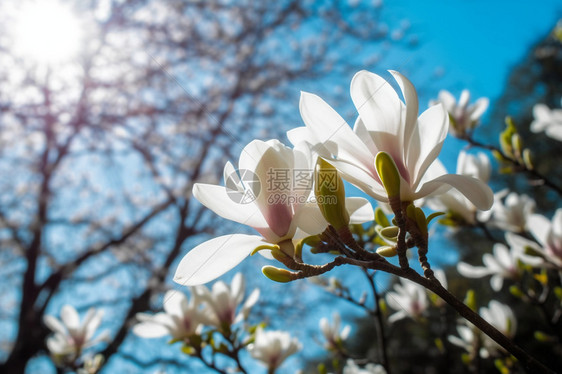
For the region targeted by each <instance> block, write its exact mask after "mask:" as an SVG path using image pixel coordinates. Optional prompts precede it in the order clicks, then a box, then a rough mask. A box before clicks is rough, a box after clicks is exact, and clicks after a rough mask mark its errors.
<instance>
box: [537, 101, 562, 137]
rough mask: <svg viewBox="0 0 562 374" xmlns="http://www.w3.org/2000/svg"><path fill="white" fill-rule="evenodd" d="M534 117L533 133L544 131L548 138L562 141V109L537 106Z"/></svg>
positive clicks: (543, 105) (542, 105)
mask: <svg viewBox="0 0 562 374" xmlns="http://www.w3.org/2000/svg"><path fill="white" fill-rule="evenodd" d="M561 104H562V102H561ZM533 116H534V118H535V119H534V120H533V122H532V123H531V131H532V132H541V131H544V132H545V134H546V135H547V136H548V137H550V138H552V139H555V140H558V141H562V109H550V108H549V107H548V106H546V105H545V104H536V105H535V106H534V107H533Z"/></svg>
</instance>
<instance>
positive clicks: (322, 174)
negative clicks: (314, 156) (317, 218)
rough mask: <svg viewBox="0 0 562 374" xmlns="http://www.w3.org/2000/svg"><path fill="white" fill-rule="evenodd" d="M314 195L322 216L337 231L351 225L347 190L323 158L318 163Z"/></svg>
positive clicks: (333, 169)
mask: <svg viewBox="0 0 562 374" xmlns="http://www.w3.org/2000/svg"><path fill="white" fill-rule="evenodd" d="M314 194H315V195H316V199H317V204H318V207H319V208H320V211H321V212H322V215H323V216H324V218H325V219H326V221H328V223H329V224H330V225H332V226H333V227H334V228H335V229H336V230H338V229H340V228H342V227H347V226H348V225H349V213H348V212H347V209H345V188H344V185H343V180H342V179H341V177H340V176H339V173H338V171H337V170H336V168H335V167H333V166H332V165H331V164H330V163H328V162H327V161H326V160H324V159H323V158H318V161H317V163H316V180H315V184H314Z"/></svg>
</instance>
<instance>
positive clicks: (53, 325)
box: [43, 315, 67, 335]
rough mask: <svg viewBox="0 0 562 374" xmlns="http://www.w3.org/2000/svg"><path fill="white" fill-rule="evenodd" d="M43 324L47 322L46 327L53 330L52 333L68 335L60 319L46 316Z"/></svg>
mask: <svg viewBox="0 0 562 374" xmlns="http://www.w3.org/2000/svg"><path fill="white" fill-rule="evenodd" d="M43 322H45V325H46V326H47V327H48V328H49V329H51V331H53V332H55V333H59V334H62V335H66V333H67V330H66V327H64V325H63V324H62V323H61V322H60V321H59V320H58V318H55V317H53V316H49V315H46V316H44V317H43Z"/></svg>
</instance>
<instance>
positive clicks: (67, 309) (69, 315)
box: [60, 305, 80, 330]
mask: <svg viewBox="0 0 562 374" xmlns="http://www.w3.org/2000/svg"><path fill="white" fill-rule="evenodd" d="M60 316H61V320H62V323H64V325H65V326H66V327H67V328H68V329H73V330H75V329H78V328H79V327H80V316H79V315H78V312H77V311H76V309H74V307H72V306H71V305H65V306H63V307H62V309H61V312H60Z"/></svg>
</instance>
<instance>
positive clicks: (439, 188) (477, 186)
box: [416, 174, 494, 210]
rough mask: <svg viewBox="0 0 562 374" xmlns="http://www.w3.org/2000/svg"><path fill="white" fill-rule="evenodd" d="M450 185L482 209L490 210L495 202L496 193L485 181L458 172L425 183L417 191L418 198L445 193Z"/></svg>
mask: <svg viewBox="0 0 562 374" xmlns="http://www.w3.org/2000/svg"><path fill="white" fill-rule="evenodd" d="M448 187H453V188H455V189H457V190H458V191H459V192H460V193H462V194H463V195H464V196H465V197H466V198H467V199H468V200H470V202H471V203H472V204H474V206H476V208H478V209H480V210H488V209H490V208H491V207H492V204H493V203H494V193H493V192H492V190H491V189H490V187H488V186H487V185H486V184H485V183H484V182H482V181H480V180H478V179H476V178H472V177H468V176H466V175H456V174H445V175H442V176H440V177H437V178H435V179H433V180H431V181H429V182H426V183H424V185H423V186H422V187H421V189H420V190H419V192H416V198H418V199H419V198H422V197H424V196H428V195H430V194H437V193H443V192H445V191H446V190H447V188H448Z"/></svg>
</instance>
